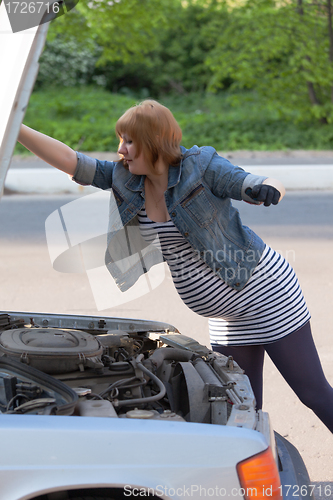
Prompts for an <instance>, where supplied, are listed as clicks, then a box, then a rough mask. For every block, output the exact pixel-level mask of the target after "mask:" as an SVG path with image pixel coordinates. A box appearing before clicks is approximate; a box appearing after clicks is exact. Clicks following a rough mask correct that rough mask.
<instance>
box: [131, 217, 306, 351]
mask: <svg viewBox="0 0 333 500" xmlns="http://www.w3.org/2000/svg"><path fill="white" fill-rule="evenodd" d="M138 218H139V224H140V231H141V233H142V236H143V237H144V239H145V240H146V241H150V242H153V240H154V239H155V238H156V236H157V235H158V237H159V244H160V247H161V251H162V253H163V256H164V259H165V260H166V262H167V264H168V266H169V268H170V272H171V276H172V279H173V282H174V285H175V287H176V289H177V292H178V293H179V295H180V297H181V299H182V300H183V302H184V303H185V304H186V305H187V306H188V307H189V308H190V309H191V310H192V311H194V312H195V313H197V314H200V315H201V316H206V317H207V318H209V333H210V339H211V344H212V345H230V346H237V345H254V344H267V343H270V342H274V341H276V340H278V339H281V338H282V337H284V336H286V335H288V334H289V333H292V332H294V331H296V330H298V329H299V328H301V327H302V326H303V325H305V324H306V323H307V322H308V321H309V319H310V313H309V311H308V309H307V306H306V303H305V300H304V297H303V294H302V290H301V288H300V285H299V283H298V280H297V277H296V275H295V272H294V270H293V268H292V267H291V266H290V264H289V263H288V262H287V261H286V260H285V259H284V258H283V257H282V256H281V255H280V254H278V253H277V252H275V251H274V250H273V249H272V248H270V247H269V246H268V245H266V247H265V250H264V252H263V255H262V257H261V259H260V261H259V263H258V265H257V267H256V268H255V270H254V272H253V274H252V276H251V278H250V280H249V281H248V282H247V284H246V285H245V287H244V288H243V289H242V290H240V291H239V290H234V289H233V288H230V287H229V286H228V285H226V283H225V282H224V281H223V280H221V279H220V278H219V277H218V276H217V275H216V274H215V273H214V272H213V271H212V270H211V269H210V267H209V266H208V265H207V264H206V263H205V262H204V261H203V260H201V259H200V257H199V256H198V253H197V252H196V251H195V250H194V249H193V247H191V245H190V244H189V243H188V241H187V240H186V239H185V238H184V237H183V235H182V234H181V233H180V232H179V231H178V229H177V228H176V226H175V225H174V223H173V222H172V221H167V222H153V221H151V220H150V219H149V218H148V217H147V214H146V212H145V210H144V209H143V210H141V211H140V212H139V214H138Z"/></svg>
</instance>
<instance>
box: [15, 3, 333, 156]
mask: <svg viewBox="0 0 333 500" xmlns="http://www.w3.org/2000/svg"><path fill="white" fill-rule="evenodd" d="M332 11H333V7H332V4H331V0H238V1H237V0H234V1H232V0H186V1H184V0H114V1H112V0H111V1H110V0H80V1H79V3H78V4H77V6H76V8H75V9H74V10H71V11H70V12H68V13H66V14H65V15H64V16H62V17H60V18H58V19H56V20H54V21H53V22H52V23H51V26H50V29H49V35H48V41H47V44H46V48H45V50H44V53H43V55H42V58H41V61H40V71H39V75H38V78H37V81H36V85H35V89H34V92H33V95H32V97H31V100H30V104H29V108H28V111H27V114H26V117H25V123H26V124H27V125H29V126H31V127H33V128H36V129H37V130H40V131H41V132H44V133H46V134H50V135H52V136H53V137H56V138H58V139H59V140H62V141H64V142H66V143H67V144H69V145H70V146H71V147H73V148H75V149H80V150H82V151H115V150H116V148H117V142H118V141H117V139H116V137H115V133H114V126H115V123H116V121H117V119H118V117H119V116H120V115H121V114H122V113H123V112H124V111H125V110H126V109H127V108H128V107H129V106H132V105H133V104H135V103H137V102H139V101H140V100H143V99H145V98H148V97H151V98H155V99H158V100H159V101H160V102H162V103H163V104H165V105H166V106H168V107H169V108H170V109H171V110H172V112H173V113H174V115H175V117H176V119H177V120H178V121H179V123H180V125H181V127H182V130H183V145H184V146H185V147H190V146H192V145H193V144H197V145H199V146H202V145H212V146H214V147H215V148H216V149H218V150H220V151H221V150H228V151H230V150H235V149H238V150H239V149H248V150H281V149H331V148H332V146H333V29H332ZM21 152H23V148H22V149H21V148H20V146H18V148H17V150H16V153H21Z"/></svg>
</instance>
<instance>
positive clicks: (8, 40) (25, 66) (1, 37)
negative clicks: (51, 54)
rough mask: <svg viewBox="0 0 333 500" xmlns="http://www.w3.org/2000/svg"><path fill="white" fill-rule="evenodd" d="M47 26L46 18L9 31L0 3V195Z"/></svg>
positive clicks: (4, 11)
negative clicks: (22, 28) (30, 26)
mask: <svg viewBox="0 0 333 500" xmlns="http://www.w3.org/2000/svg"><path fill="white" fill-rule="evenodd" d="M48 26H49V23H48V22H46V23H44V24H41V25H40V26H35V27H33V28H30V29H27V30H24V31H20V32H17V33H13V32H12V28H11V25H10V22H9V19H8V15H7V11H6V8H5V2H2V3H1V5H0V71H1V79H0V196H1V195H2V193H3V189H4V183H5V179H6V174H7V170H8V168H9V165H10V161H11V157H12V154H13V151H14V147H15V144H16V141H17V136H18V133H19V128H20V125H21V123H22V120H23V118H24V114H25V111H26V108H27V105H28V102H29V97H30V94H31V92H32V89H33V86H34V83H35V79H36V76H37V73H38V59H39V57H40V54H41V53H42V50H43V47H44V44H45V40H46V34H47V30H48Z"/></svg>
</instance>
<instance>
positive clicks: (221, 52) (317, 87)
mask: <svg viewBox="0 0 333 500" xmlns="http://www.w3.org/2000/svg"><path fill="white" fill-rule="evenodd" d="M329 1H330V0H318V2H317V3H312V2H310V1H309V0H303V1H302V0H297V1H296V0H291V1H289V0H288V1H287V0H286V1H285V2H284V1H283V0H282V1H280V0H247V1H246V2H245V4H244V5H243V6H241V7H238V8H236V9H233V10H231V11H230V10H229V11H228V9H227V6H226V5H225V6H224V13H225V21H224V23H223V24H222V25H221V24H220V23H219V22H214V23H211V24H210V25H209V26H208V25H207V26H206V27H205V29H206V30H207V33H208V32H209V35H210V36H214V37H215V39H216V45H215V48H214V49H213V50H212V51H211V52H210V54H209V55H208V57H207V61H206V62H207V64H208V66H209V67H210V69H211V71H212V74H213V77H212V78H211V81H210V85H209V88H210V90H216V89H218V88H223V85H224V84H223V82H224V79H225V78H226V76H229V77H230V78H232V80H233V84H232V89H255V90H256V92H257V93H259V94H260V96H261V97H262V98H263V99H265V101H266V102H267V103H271V104H276V105H277V106H276V108H277V109H279V110H280V113H281V114H289V115H290V110H291V109H293V110H297V111H298V113H299V114H300V113H301V115H302V117H303V118H305V117H309V116H311V117H312V118H316V119H322V120H324V121H328V122H332V121H333V102H332V100H331V93H332V88H333V60H332V58H331V55H330V45H331V44H332V43H333V40H332V39H331V38H330V32H329V25H331V24H332V20H331V19H330V16H329V13H328V10H327V8H328V4H329ZM332 47H333V46H332Z"/></svg>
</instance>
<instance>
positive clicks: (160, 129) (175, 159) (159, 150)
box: [116, 100, 182, 166]
mask: <svg viewBox="0 0 333 500" xmlns="http://www.w3.org/2000/svg"><path fill="white" fill-rule="evenodd" d="M116 134H117V135H118V137H119V138H120V139H121V138H122V136H123V134H126V135H127V136H128V137H130V138H131V140H132V141H133V142H134V144H135V146H136V149H137V156H139V155H140V153H141V151H143V153H144V155H145V157H146V158H147V159H148V160H149V161H150V162H151V164H152V165H153V166H154V165H155V163H156V162H157V160H158V157H159V156H161V157H162V158H163V159H164V160H165V161H166V162H167V163H168V164H169V165H178V164H179V162H180V158H181V151H180V141H181V139H182V131H181V128H180V126H179V125H178V123H177V121H176V119H175V118H174V116H173V114H172V113H171V111H170V110H169V109H168V108H166V107H165V106H163V105H162V104H160V103H159V102H157V101H153V100H146V101H143V102H141V103H140V104H137V105H136V106H133V107H132V108H130V109H128V110H127V111H126V112H125V113H124V114H123V115H122V116H121V117H120V118H119V120H118V121H117V123H116Z"/></svg>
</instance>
